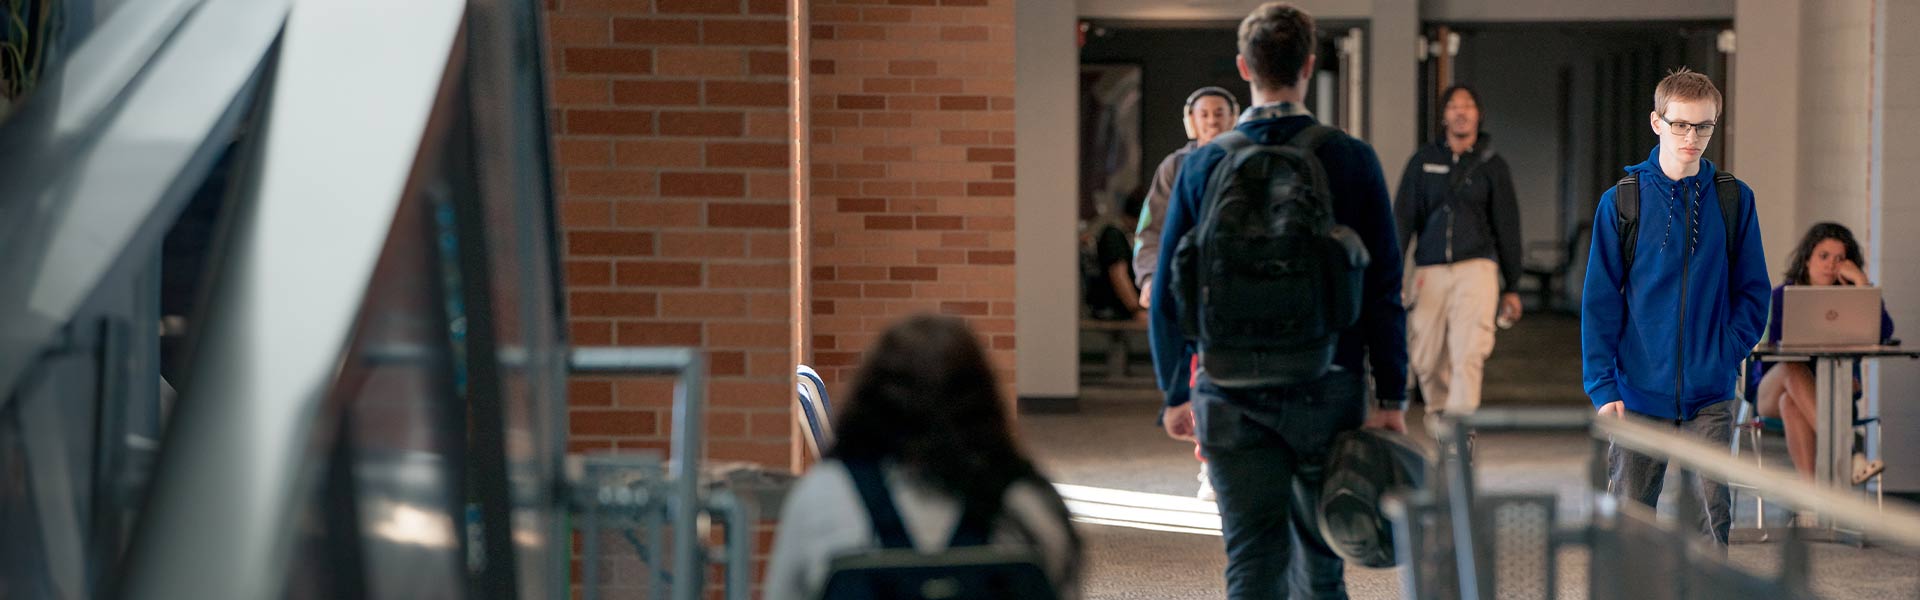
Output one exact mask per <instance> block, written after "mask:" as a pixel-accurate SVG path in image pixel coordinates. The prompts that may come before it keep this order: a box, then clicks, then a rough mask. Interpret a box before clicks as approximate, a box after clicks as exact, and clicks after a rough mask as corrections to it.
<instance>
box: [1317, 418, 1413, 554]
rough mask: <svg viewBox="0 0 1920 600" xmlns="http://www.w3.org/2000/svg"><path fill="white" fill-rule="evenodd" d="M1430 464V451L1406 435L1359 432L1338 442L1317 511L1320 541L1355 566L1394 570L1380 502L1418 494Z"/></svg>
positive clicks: (1390, 532) (1390, 533) (1390, 531)
mask: <svg viewBox="0 0 1920 600" xmlns="http://www.w3.org/2000/svg"><path fill="white" fill-rule="evenodd" d="M1429 462H1431V459H1429V458H1428V457H1427V453H1426V451H1425V450H1422V449H1421V448H1420V446H1419V445H1418V444H1415V443H1414V442H1413V440H1410V439H1407V436H1406V435H1404V434H1400V433H1396V432H1392V431H1387V430H1383V429H1355V430H1352V431H1347V432H1345V433H1342V434H1340V435H1339V436H1338V437H1335V438H1334V440H1333V446H1332V448H1331V450H1330V451H1329V452H1328V454H1327V471H1326V473H1327V477H1326V481H1325V482H1324V483H1323V484H1322V485H1321V486H1320V504H1319V506H1318V507H1317V508H1318V509H1319V510H1318V511H1316V512H1317V513H1318V515H1317V516H1318V522H1319V525H1320V538H1321V539H1322V540H1324V541H1326V543H1327V546H1328V547H1329V548H1332V549H1333V552H1334V554H1338V555H1340V558H1343V559H1346V560H1347V561H1349V562H1352V563H1354V564H1358V565H1361V566H1366V567H1372V568H1375V569H1384V568H1387V567H1391V566H1394V564H1395V563H1396V562H1397V559H1396V555H1395V552H1394V546H1393V524H1392V523H1391V522H1390V521H1388V520H1387V517H1386V516H1385V515H1384V514H1383V513H1382V512H1381V510H1380V497H1381V496H1382V495H1385V494H1386V493H1387V492H1390V491H1393V490H1395V489H1399V488H1407V489H1418V488H1420V486H1422V485H1424V484H1425V482H1426V475H1427V463H1429Z"/></svg>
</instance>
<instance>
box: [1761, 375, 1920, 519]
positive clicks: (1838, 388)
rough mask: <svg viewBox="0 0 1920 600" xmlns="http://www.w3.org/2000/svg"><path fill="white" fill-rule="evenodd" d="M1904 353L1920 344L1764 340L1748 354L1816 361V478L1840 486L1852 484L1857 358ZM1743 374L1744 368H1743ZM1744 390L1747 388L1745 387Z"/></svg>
mask: <svg viewBox="0 0 1920 600" xmlns="http://www.w3.org/2000/svg"><path fill="white" fill-rule="evenodd" d="M1893 357H1905V358H1909V359H1920V348H1908V347H1902V346H1883V345H1877V344H1876V345H1863V346H1789V347H1785V348H1782V347H1780V346H1779V345H1777V344H1761V345H1759V346H1756V347H1754V349H1753V351H1752V352H1751V353H1750V354H1748V360H1755V361H1761V362H1805V361H1814V365H1815V368H1814V380H1815V382H1816V383H1815V385H1814V388H1815V389H1814V397H1815V398H1816V404H1817V408H1816V409H1815V411H1816V412H1817V413H1818V420H1817V422H1816V423H1815V424H1814V430H1813V431H1814V439H1815V440H1818V444H1819V445H1818V447H1817V449H1816V451H1815V453H1814V467H1813V480H1814V483H1815V484H1816V485H1820V486H1822V487H1829V488H1837V489H1841V490H1845V489H1848V488H1850V487H1852V486H1853V481H1852V475H1853V371H1852V369H1850V368H1848V367H1849V364H1848V363H1851V362H1853V361H1856V360H1870V359H1877V358H1893ZM1742 375H1743V378H1744V375H1745V372H1744V371H1743V372H1742ZM1743 391H1744V388H1743ZM1877 404H1878V398H1873V397H1868V399H1867V405H1868V413H1869V414H1878V412H1879V411H1878V407H1877ZM1819 525H1820V526H1821V527H1822V528H1823V529H1825V530H1826V531H1828V532H1829V533H1830V535H1829V536H1828V538H1829V539H1830V540H1834V541H1838V539H1840V538H1841V537H1842V536H1838V535H1831V534H1842V533H1847V532H1838V531H1837V530H1835V529H1834V527H1833V524H1832V523H1831V522H1827V521H1825V519H1824V518H1823V519H1822V520H1821V522H1820V523H1819Z"/></svg>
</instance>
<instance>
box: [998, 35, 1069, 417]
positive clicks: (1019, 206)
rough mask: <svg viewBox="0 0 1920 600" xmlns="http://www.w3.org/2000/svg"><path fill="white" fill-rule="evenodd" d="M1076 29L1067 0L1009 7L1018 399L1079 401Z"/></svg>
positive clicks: (1015, 373) (1016, 386)
mask: <svg viewBox="0 0 1920 600" xmlns="http://www.w3.org/2000/svg"><path fill="white" fill-rule="evenodd" d="M1074 24H1075V13H1074V0H1044V1H1035V0H1026V1H1023V2H1017V3H1015V5H1014V82H1015V83H1014V85H1015V90H1014V102H1013V106H1014V115H1013V120H1014V130H1015V131H1016V132H1017V133H1016V134H1015V137H1014V167H1015V173H1014V194H1015V196H1014V224H1015V225H1014V261H1013V262H1014V287H1015V290H1014V307H1015V309H1014V310H1015V313H1014V338H1015V340H1016V342H1015V343H1016V344H1017V345H1016V347H1015V350H1014V353H1015V361H1016V367H1015V369H1014V376H1015V378H1016V379H1017V382H1016V385H1015V389H1016V393H1017V394H1018V395H1019V396H1020V397H1023V398H1026V397H1042V398H1071V397H1075V396H1078V395H1079V394H1080V345H1079V344H1080V336H1079V327H1080V304H1079V302H1080V298H1079V295H1078V294H1076V293H1074V291H1075V290H1078V289H1079V287H1078V281H1079V277H1080V275H1079V258H1078V256H1079V255H1078V250H1077V248H1076V247H1075V246H1074V243H1075V241H1074V228H1075V225H1074V216H1075V211H1076V207H1077V205H1076V198H1078V197H1079V185H1080V183H1079V179H1078V176H1077V174H1078V173H1079V172H1080V168H1079V140H1080V131H1079V123H1080V117H1079V97H1080V91H1079V90H1080V87H1079V85H1080V83H1079V82H1080V52H1079V51H1078V50H1077V49H1076V48H1075V47H1074ZM1063 290H1065V291H1064V292H1063Z"/></svg>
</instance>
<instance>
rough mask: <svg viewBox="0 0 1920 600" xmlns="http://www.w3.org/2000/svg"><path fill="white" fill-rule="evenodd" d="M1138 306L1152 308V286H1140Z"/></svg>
mask: <svg viewBox="0 0 1920 600" xmlns="http://www.w3.org/2000/svg"><path fill="white" fill-rule="evenodd" d="M1140 308H1153V286H1152V285H1148V286H1147V287H1143V288H1140Z"/></svg>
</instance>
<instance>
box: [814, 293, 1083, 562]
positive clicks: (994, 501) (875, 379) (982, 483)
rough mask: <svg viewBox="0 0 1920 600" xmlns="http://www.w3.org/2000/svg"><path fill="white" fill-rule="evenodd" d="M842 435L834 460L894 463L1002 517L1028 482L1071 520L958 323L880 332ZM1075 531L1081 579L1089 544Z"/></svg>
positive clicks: (928, 318)
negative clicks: (1083, 545)
mask: <svg viewBox="0 0 1920 600" xmlns="http://www.w3.org/2000/svg"><path fill="white" fill-rule="evenodd" d="M834 433H835V435H836V437H837V440H836V441H835V442H834V446H833V448H832V449H831V450H829V451H828V452H827V457H829V458H835V459H839V460H841V461H843V462H845V461H855V460H865V461H880V460H892V461H895V462H897V463H898V464H900V465H901V466H902V467H905V468H906V470H907V472H908V473H910V474H912V475H913V476H914V477H916V478H918V479H919V480H921V481H924V482H926V483H929V484H931V485H932V486H933V487H934V488H935V489H938V490H940V491H942V492H945V493H947V494H950V495H952V496H953V497H955V498H959V499H961V501H962V503H963V505H964V506H965V509H964V510H966V511H968V512H969V513H977V516H979V517H987V518H991V517H992V516H994V515H996V514H999V512H1000V508H1001V506H1000V504H1001V500H1002V498H1003V497H1004V496H1005V492H1006V490H1007V488H1008V487H1009V486H1011V485H1013V484H1015V483H1018V482H1021V481H1028V482H1032V483H1034V484H1037V487H1038V488H1039V489H1040V490H1041V493H1042V494H1044V495H1046V496H1047V497H1048V498H1049V499H1050V501H1049V504H1052V505H1054V506H1055V507H1056V511H1057V513H1058V516H1059V518H1060V519H1061V520H1062V522H1066V519H1067V518H1068V515H1067V509H1066V503H1065V502H1064V501H1062V500H1061V499H1060V496H1059V494H1058V493H1057V492H1056V491H1054V489H1053V486H1052V485H1051V484H1049V483H1048V482H1047V479H1046V478H1045V477H1043V476H1042V475H1041V474H1040V472H1039V470H1038V469H1037V468H1035V467H1034V465H1033V461H1031V460H1029V459H1028V458H1027V456H1026V455H1025V453H1023V452H1022V451H1021V450H1020V447H1019V445H1018V444H1017V443H1015V441H1014V438H1013V429H1012V420H1011V419H1009V418H1008V415H1007V404H1006V403H1005V402H1003V401H1002V399H1001V396H1000V385H999V380H998V378H996V377H994V374H993V366H992V365H991V364H990V363H988V361H987V355H986V352H985V351H983V350H982V349H981V347H980V341H979V338H977V337H975V336H974V333H973V330H972V328H970V327H968V326H967V323H966V321H962V320H960V319H958V318H955V317H948V316H939V315H918V316H913V317H909V318H907V319H906V320H904V321H901V322H899V323H896V324H894V325H893V326H892V327H889V328H888V329H887V331H886V333H884V334H881V336H880V341H878V342H876V343H875V344H874V346H873V347H872V348H870V349H869V350H868V351H867V356H866V359H865V361H864V362H863V364H862V365H861V366H860V371H859V373H858V374H857V375H855V376H854V379H853V387H852V390H851V391H850V392H849V393H848V398H847V402H846V403H845V404H844V405H843V408H842V410H841V412H840V414H839V420H838V421H837V422H835V424H834ZM1022 526H1023V527H1024V525H1022ZM1068 530H1069V534H1068V535H1069V536H1070V544H1071V547H1072V548H1073V551H1074V555H1075V557H1076V558H1075V559H1074V560H1072V561H1070V563H1071V564H1072V565H1074V567H1072V569H1071V572H1076V573H1077V570H1078V568H1077V565H1078V564H1079V560H1078V558H1077V557H1078V555H1079V548H1080V541H1079V538H1078V536H1077V535H1075V534H1073V533H1072V528H1071V527H1069V528H1068Z"/></svg>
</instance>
